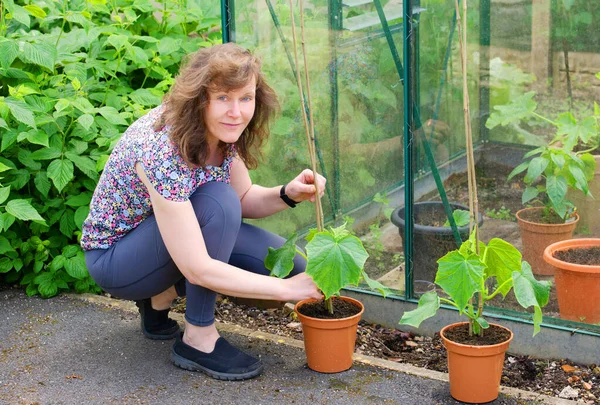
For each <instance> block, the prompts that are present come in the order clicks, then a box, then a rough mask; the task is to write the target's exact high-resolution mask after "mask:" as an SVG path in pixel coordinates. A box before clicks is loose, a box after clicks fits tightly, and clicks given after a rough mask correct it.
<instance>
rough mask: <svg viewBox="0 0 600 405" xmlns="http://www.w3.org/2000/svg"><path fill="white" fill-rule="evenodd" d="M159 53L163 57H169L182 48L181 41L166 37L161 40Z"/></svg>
mask: <svg viewBox="0 0 600 405" xmlns="http://www.w3.org/2000/svg"><path fill="white" fill-rule="evenodd" d="M157 47H158V52H160V54H161V56H165V55H169V54H171V53H173V52H177V51H178V50H179V48H181V39H174V38H171V37H164V38H161V39H160V42H159V43H158V45H157Z"/></svg>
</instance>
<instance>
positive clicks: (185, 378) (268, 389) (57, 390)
mask: <svg viewBox="0 0 600 405" xmlns="http://www.w3.org/2000/svg"><path fill="white" fill-rule="evenodd" d="M175 315H178V314H175ZM179 319H181V318H179ZM219 329H220V330H221V331H222V334H223V335H224V336H225V337H226V338H227V339H229V340H230V341H231V342H232V343H233V344H235V345H237V346H238V347H241V348H243V349H244V350H247V351H248V352H250V353H251V354H253V355H256V356H261V358H262V360H263V362H264V363H265V372H264V373H263V374H262V375H261V376H260V377H258V378H255V379H253V380H249V381H243V382H223V381H217V380H213V379H211V378H208V377H206V376H205V375H203V374H199V373H193V372H188V371H184V370H181V369H179V368H177V367H175V366H174V365H173V364H172V363H171V360H170V351H171V345H172V341H168V342H158V341H151V340H148V339H145V338H144V337H143V335H142V333H141V332H140V327H139V317H138V314H137V312H136V311H135V307H134V305H133V304H132V303H130V302H126V301H119V300H111V299H107V298H104V297H95V296H89V295H88V296H74V295H68V296H65V295H63V296H59V297H55V298H52V299H49V300H43V299H41V298H37V297H27V296H26V295H25V294H24V292H23V291H21V290H14V289H8V290H0V404H10V405H12V404H32V405H33V404H40V405H46V404H306V403H311V404H361V405H362V404H403V405H429V404H431V405H450V404H459V402H457V401H455V400H453V399H452V398H451V397H450V395H449V389H448V384H447V382H446V381H445V379H446V375H445V374H442V373H436V372H431V371H428V370H424V369H419V368H416V367H412V366H406V365H402V364H397V363H392V362H388V361H383V360H380V359H375V358H368V357H365V356H357V358H356V362H355V364H354V366H353V367H352V369H350V370H349V371H346V372H343V373H339V374H320V373H317V372H314V371H312V370H310V369H308V368H307V366H306V360H305V357H304V352H303V350H302V342H300V341H294V340H290V339H287V338H282V337H277V336H274V335H268V334H264V333H259V332H253V331H250V330H246V329H244V328H240V327H235V326H232V325H220V326H219ZM569 403H572V402H571V401H564V400H558V399H554V398H548V397H540V396H536V395H534V394H531V393H526V392H524V391H518V390H514V389H506V388H503V393H502V394H501V395H500V397H499V398H498V399H497V400H496V401H493V402H491V404H494V405H496V404H498V405H499V404H504V405H523V404H569Z"/></svg>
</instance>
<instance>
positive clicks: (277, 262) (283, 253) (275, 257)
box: [265, 233, 298, 278]
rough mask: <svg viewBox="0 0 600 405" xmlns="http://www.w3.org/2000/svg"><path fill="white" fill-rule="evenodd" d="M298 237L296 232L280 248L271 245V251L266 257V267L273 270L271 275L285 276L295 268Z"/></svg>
mask: <svg viewBox="0 0 600 405" xmlns="http://www.w3.org/2000/svg"><path fill="white" fill-rule="evenodd" d="M297 239H298V234H296V233H294V234H293V235H292V236H290V237H289V238H288V239H287V240H286V241H285V243H284V244H283V246H281V247H280V248H279V249H273V248H272V247H269V253H268V254H267V257H265V267H266V268H267V269H268V270H270V271H271V273H270V275H271V276H275V277H279V278H285V277H287V276H288V275H289V274H290V273H291V271H292V270H293V269H294V257H295V256H296V240H297Z"/></svg>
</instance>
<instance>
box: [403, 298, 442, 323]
mask: <svg viewBox="0 0 600 405" xmlns="http://www.w3.org/2000/svg"><path fill="white" fill-rule="evenodd" d="M439 308H440V297H438V295H437V294H436V292H435V291H430V292H428V293H425V294H423V295H422V296H421V298H419V306H418V307H417V309H413V310H412V311H408V312H405V313H404V315H402V318H401V319H400V322H398V323H399V324H400V325H410V326H414V327H415V328H418V327H419V325H421V323H422V322H423V321H424V320H426V319H428V318H431V317H432V316H434V315H435V314H436V313H437V310H438V309H439Z"/></svg>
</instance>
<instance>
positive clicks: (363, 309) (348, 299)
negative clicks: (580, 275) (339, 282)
mask: <svg viewBox="0 0 600 405" xmlns="http://www.w3.org/2000/svg"><path fill="white" fill-rule="evenodd" d="M336 298H339V299H343V300H344V301H350V302H352V303H354V304H357V305H359V306H360V312H358V313H356V314H354V315H352V316H347V317H345V318H337V319H321V318H314V317H312V316H306V315H303V314H301V313H300V312H298V308H300V307H301V306H302V305H304V304H309V303H311V302H317V301H323V300H318V299H316V298H308V299H305V300H301V301H298V302H297V303H296V305H294V311H295V312H296V314H298V317H304V318H306V319H311V320H315V321H319V322H325V323H335V322H340V321H343V320H347V319H352V318H355V317H360V316H362V314H363V312H365V306H364V304H363V303H362V302H360V301H359V300H356V299H354V298H350V297H346V296H344V295H340V296H339V297H336Z"/></svg>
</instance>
